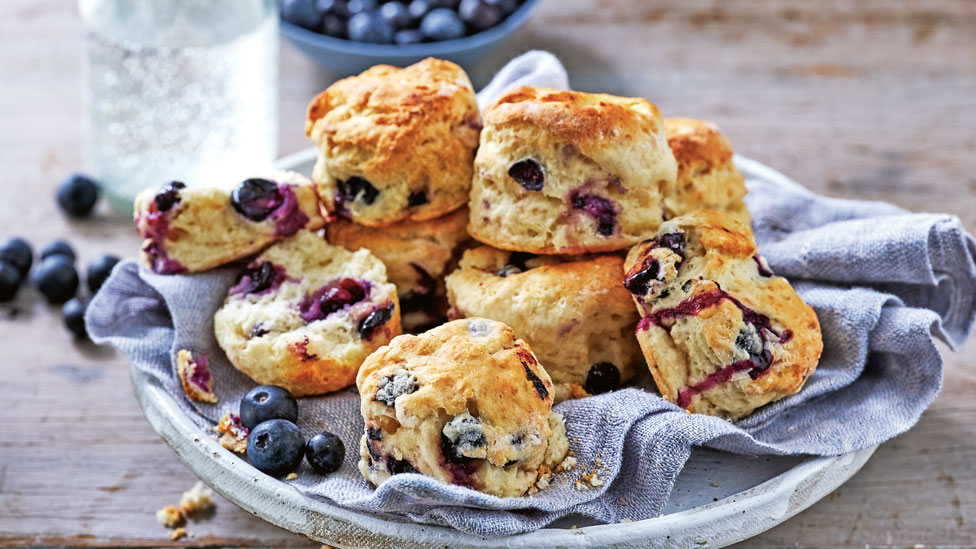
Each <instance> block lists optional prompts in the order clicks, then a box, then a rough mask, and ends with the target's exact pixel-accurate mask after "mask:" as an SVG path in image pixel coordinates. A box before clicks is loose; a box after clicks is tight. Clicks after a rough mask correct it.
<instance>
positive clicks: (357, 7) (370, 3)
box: [346, 0, 377, 15]
mask: <svg viewBox="0 0 976 549" xmlns="http://www.w3.org/2000/svg"><path fill="white" fill-rule="evenodd" d="M376 7H377V6H376V0H349V1H348V2H346V9H347V10H348V11H349V15H356V14H357V13H363V12H365V11H373V10H375V9H376Z"/></svg>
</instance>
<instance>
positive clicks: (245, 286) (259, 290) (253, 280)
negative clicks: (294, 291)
mask: <svg viewBox="0 0 976 549" xmlns="http://www.w3.org/2000/svg"><path fill="white" fill-rule="evenodd" d="M286 280H290V281H296V279H294V278H291V277H289V276H288V273H287V272H286V271H285V268H284V266H282V265H275V264H274V263H272V262H270V261H260V262H257V263H252V264H250V265H248V266H247V267H246V268H245V269H244V270H243V271H241V274H240V275H239V276H238V279H237V284H235V285H234V286H233V287H232V288H231V289H230V290H229V292H228V293H229V294H230V295H237V296H244V295H263V294H266V293H269V292H273V291H275V290H277V289H278V287H279V286H281V284H282V282H285V281H286Z"/></svg>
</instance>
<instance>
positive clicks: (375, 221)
mask: <svg viewBox="0 0 976 549" xmlns="http://www.w3.org/2000/svg"><path fill="white" fill-rule="evenodd" d="M480 129H481V121H480V115H479V111H478V104H477V101H476V99H475V95H474V88H473V87H472V85H471V81H470V80H469V79H468V76H467V74H466V73H465V72H464V70H463V69H461V67H459V66H457V65H455V64H454V63H451V62H450V61H443V60H439V59H425V60H423V61H421V62H419V63H416V64H414V65H410V66H409V67H406V68H403V69H401V68H397V67H392V66H389V65H378V66H375V67H372V68H370V69H368V70H366V71H365V72H363V73H361V74H359V75H358V76H353V77H349V78H345V79H343V80H339V81H338V82H336V83H334V84H332V85H331V86H329V88H328V89H326V90H325V91H324V92H322V93H320V94H319V95H318V96H316V97H315V98H314V99H313V100H312V102H311V104H310V105H309V107H308V116H307V121H306V123H305V132H306V133H307V134H308V136H309V137H310V138H311V139H312V141H314V142H315V144H316V146H317V148H318V149H319V152H320V157H319V161H318V163H317V164H316V166H315V170H314V172H313V178H314V179H315V181H316V184H317V189H318V192H319V196H320V197H321V198H322V201H323V203H324V205H325V207H326V209H327V210H328V211H329V212H330V213H333V214H336V213H340V214H342V215H345V216H348V217H349V218H351V219H352V220H353V221H355V222H357V223H360V224H363V225H369V226H374V227H379V226H385V225H389V224H391V223H395V222H397V221H401V220H404V219H410V220H414V221H423V220H427V219H433V218H435V217H439V216H442V215H444V214H447V213H448V212H451V211H453V210H455V209H457V208H458V207H460V206H461V205H463V204H464V203H465V201H466V200H467V195H468V190H469V189H470V186H471V173H472V168H471V165H472V160H473V158H474V151H475V149H476V148H477V146H478V132H479V131H480ZM354 176H355V177H361V178H365V179H366V180H367V181H369V183H370V184H371V185H372V186H373V187H375V189H376V190H377V191H378V194H377V196H376V197H375V199H373V200H372V201H371V203H370V204H366V203H365V201H364V200H362V199H357V200H354V201H351V202H344V201H342V200H338V201H337V195H338V194H339V188H338V181H339V180H346V179H348V178H350V177H354ZM411 193H424V196H425V200H426V202H425V203H423V204H417V205H411V204H410V195H411ZM415 196H419V195H415ZM413 202H414V203H416V202H417V200H414V201H413Z"/></svg>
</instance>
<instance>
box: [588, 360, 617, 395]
mask: <svg viewBox="0 0 976 549" xmlns="http://www.w3.org/2000/svg"><path fill="white" fill-rule="evenodd" d="M583 388H584V389H586V392H587V393H590V394H591V395H599V394H602V393H607V392H609V391H614V390H616V389H619V388H620V370H618V369H617V367H616V366H614V365H613V363H611V362H597V363H596V364H594V365H592V366H590V371H589V372H588V373H587V374H586V382H585V383H584V384H583Z"/></svg>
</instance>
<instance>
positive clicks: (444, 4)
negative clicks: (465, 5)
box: [431, 0, 461, 10]
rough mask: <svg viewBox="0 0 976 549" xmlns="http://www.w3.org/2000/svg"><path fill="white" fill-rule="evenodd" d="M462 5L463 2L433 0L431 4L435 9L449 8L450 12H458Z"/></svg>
mask: <svg viewBox="0 0 976 549" xmlns="http://www.w3.org/2000/svg"><path fill="white" fill-rule="evenodd" d="M460 3H461V0H432V2H431V4H433V7H435V8H447V9H449V10H456V9H457V8H458V4H460Z"/></svg>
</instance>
